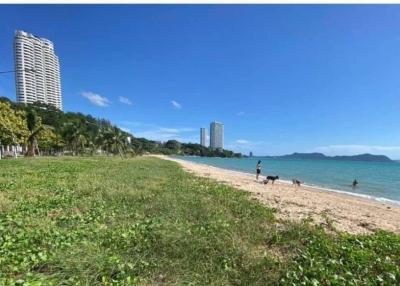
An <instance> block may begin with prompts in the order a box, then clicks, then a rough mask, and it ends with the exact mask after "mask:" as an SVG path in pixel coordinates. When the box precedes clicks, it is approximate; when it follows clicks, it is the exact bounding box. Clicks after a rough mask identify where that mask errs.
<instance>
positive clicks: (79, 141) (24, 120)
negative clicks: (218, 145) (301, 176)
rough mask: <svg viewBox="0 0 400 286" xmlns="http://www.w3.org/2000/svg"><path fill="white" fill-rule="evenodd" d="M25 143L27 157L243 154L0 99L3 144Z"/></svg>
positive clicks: (44, 105)
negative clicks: (138, 134) (159, 138)
mask: <svg viewBox="0 0 400 286" xmlns="http://www.w3.org/2000/svg"><path fill="white" fill-rule="evenodd" d="M1 146H22V150H23V153H24V155H25V156H37V155H96V154H104V155H119V156H122V157H124V156H133V155H141V154H146V153H151V154H166V155H173V154H180V155H193V156H208V157H241V154H240V153H234V152H232V151H228V150H211V149H210V148H207V147H204V146H201V145H200V144H193V143H180V142H178V141H176V140H169V141H167V142H158V141H152V140H148V139H145V138H136V137H134V136H133V135H132V134H130V133H128V132H125V131H123V130H121V129H120V128H118V127H117V126H115V125H113V124H112V123H111V122H110V121H108V120H105V119H97V118H94V117H93V116H91V115H85V114H82V113H79V112H63V111H61V110H59V109H57V108H55V107H53V106H51V105H47V104H43V103H40V102H36V103H34V104H20V103H14V102H12V101H10V100H9V99H8V98H0V147H1Z"/></svg>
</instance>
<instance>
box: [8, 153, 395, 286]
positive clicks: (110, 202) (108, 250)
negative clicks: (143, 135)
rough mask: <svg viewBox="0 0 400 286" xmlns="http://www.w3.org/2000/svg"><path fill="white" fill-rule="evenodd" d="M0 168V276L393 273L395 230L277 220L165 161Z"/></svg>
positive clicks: (12, 281) (164, 279)
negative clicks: (355, 230)
mask: <svg viewBox="0 0 400 286" xmlns="http://www.w3.org/2000/svg"><path fill="white" fill-rule="evenodd" d="M0 168H1V170H2V172H1V173H0V285H137V284H139V285H160V284H162V285H399V282H400V276H399V275H400V270H399V266H400V261H399V259H400V238H399V236H398V235H395V234H390V233H386V232H378V233H376V234H372V235H358V236H357V235H348V234H340V233H339V234H328V233H325V232H324V230H323V229H320V228H315V227H312V226H310V225H308V224H307V223H301V224H295V223H289V222H285V221H278V220H276V219H275V218H274V212H273V210H271V209H268V208H265V207H264V206H262V205H260V204H259V203H258V202H256V201H254V200H251V199H250V197H249V195H248V194H247V193H245V192H239V191H237V190H235V189H233V188H232V187H229V186H226V185H222V184H220V183H216V182H214V181H211V180H208V179H204V178H198V177H195V176H193V175H191V174H188V173H185V172H184V171H183V170H182V169H181V168H179V167H178V165H177V164H175V163H172V162H168V161H162V160H158V159H155V158H148V157H145V158H143V157H139V158H134V159H128V160H121V159H119V158H105V157H97V158H96V157H91V158H79V159H77V158H68V157H67V158H62V159H38V160H31V159H25V160H3V161H0ZM15 174H18V177H17V179H16V176H15Z"/></svg>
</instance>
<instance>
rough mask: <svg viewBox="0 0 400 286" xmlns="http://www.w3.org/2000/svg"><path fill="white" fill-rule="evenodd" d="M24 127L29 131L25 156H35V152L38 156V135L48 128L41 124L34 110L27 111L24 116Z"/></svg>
mask: <svg viewBox="0 0 400 286" xmlns="http://www.w3.org/2000/svg"><path fill="white" fill-rule="evenodd" d="M26 125H27V127H28V130H29V135H28V140H27V141H28V151H27V152H26V156H28V157H32V156H35V154H36V152H37V154H39V146H38V138H39V135H40V133H41V132H42V131H43V130H45V129H46V128H49V127H47V126H45V125H43V124H42V121H41V118H40V117H39V116H38V115H37V114H36V112H35V111H34V110H29V111H28V113H27V114H26Z"/></svg>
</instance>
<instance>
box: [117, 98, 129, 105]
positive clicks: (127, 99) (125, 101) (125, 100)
mask: <svg viewBox="0 0 400 286" xmlns="http://www.w3.org/2000/svg"><path fill="white" fill-rule="evenodd" d="M118 100H119V102H121V103H123V104H127V105H132V101H131V100H130V99H129V98H127V97H123V96H118Z"/></svg>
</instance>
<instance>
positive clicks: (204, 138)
mask: <svg viewBox="0 0 400 286" xmlns="http://www.w3.org/2000/svg"><path fill="white" fill-rule="evenodd" d="M200 145H201V146H204V147H207V129H206V128H200Z"/></svg>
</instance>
